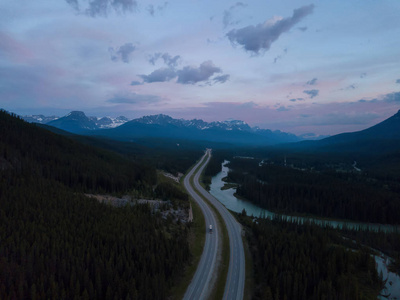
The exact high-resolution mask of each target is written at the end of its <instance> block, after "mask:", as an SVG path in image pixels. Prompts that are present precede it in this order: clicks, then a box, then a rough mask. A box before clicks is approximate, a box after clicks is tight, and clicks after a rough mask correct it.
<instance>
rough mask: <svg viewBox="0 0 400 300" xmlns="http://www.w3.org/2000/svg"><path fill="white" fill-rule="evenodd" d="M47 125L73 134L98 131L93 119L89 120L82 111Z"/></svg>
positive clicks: (73, 112)
mask: <svg viewBox="0 0 400 300" xmlns="http://www.w3.org/2000/svg"><path fill="white" fill-rule="evenodd" d="M47 125H50V126H53V127H57V128H59V129H62V130H66V131H69V132H72V133H81V132H83V131H86V130H95V129H98V127H97V125H96V122H95V121H94V120H93V118H88V117H87V116H86V115H85V113H83V112H81V111H72V112H70V113H69V114H68V115H66V116H65V117H61V118H58V119H56V120H53V121H50V122H48V123H47Z"/></svg>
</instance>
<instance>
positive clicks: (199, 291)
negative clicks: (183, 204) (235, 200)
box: [183, 153, 220, 300]
mask: <svg viewBox="0 0 400 300" xmlns="http://www.w3.org/2000/svg"><path fill="white" fill-rule="evenodd" d="M206 155H208V153H206V154H204V156H203V157H202V158H201V160H200V161H199V162H198V163H197V164H196V165H195V166H194V167H193V169H192V170H190V172H189V173H188V175H187V176H186V177H185V179H184V182H183V184H184V186H185V188H186V190H187V191H188V192H189V194H190V195H191V196H192V198H193V199H194V200H195V201H196V202H197V203H198V204H199V206H200V208H201V210H202V212H203V215H204V217H205V222H206V228H204V232H205V233H206V240H205V243H204V248H203V253H202V255H201V258H200V262H199V264H198V266H197V270H196V273H195V274H194V276H193V279H192V281H191V283H190V285H189V287H188V289H187V290H186V293H185V296H184V297H183V299H186V300H189V299H207V297H208V296H209V292H210V291H211V286H210V281H211V278H212V276H213V274H214V273H215V272H216V261H217V252H218V239H219V235H220V233H219V230H218V228H217V226H216V217H215V215H214V213H213V211H212V210H211V208H210V207H209V206H208V205H207V204H206V203H205V202H204V201H203V199H202V198H201V197H200V196H199V195H198V194H197V193H196V192H195V191H194V189H193V187H192V185H191V184H190V178H191V177H192V176H193V173H194V172H195V170H196V169H197V168H198V167H199V166H200V165H201V164H202V163H203V162H204V159H205V158H206ZM200 174H201V171H199V172H196V175H195V181H198V178H199V176H200ZM196 178H197V179H196ZM210 225H212V228H213V233H211V234H210V233H209V232H208V231H207V229H208V227H209V226H210Z"/></svg>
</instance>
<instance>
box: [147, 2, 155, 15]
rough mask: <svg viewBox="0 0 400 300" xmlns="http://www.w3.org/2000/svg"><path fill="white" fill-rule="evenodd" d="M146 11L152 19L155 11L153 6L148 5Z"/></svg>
mask: <svg viewBox="0 0 400 300" xmlns="http://www.w3.org/2000/svg"><path fill="white" fill-rule="evenodd" d="M147 11H148V12H149V14H150V15H152V16H153V17H154V12H155V9H154V5H153V4H150V5H149V6H147Z"/></svg>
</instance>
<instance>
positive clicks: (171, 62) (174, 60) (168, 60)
mask: <svg viewBox="0 0 400 300" xmlns="http://www.w3.org/2000/svg"><path fill="white" fill-rule="evenodd" d="M161 57H162V59H163V60H164V63H165V64H166V65H168V66H170V67H176V66H177V65H178V64H179V60H180V59H181V57H180V56H179V55H175V56H174V57H172V56H171V55H169V54H168V53H164V54H163V55H162V56H161Z"/></svg>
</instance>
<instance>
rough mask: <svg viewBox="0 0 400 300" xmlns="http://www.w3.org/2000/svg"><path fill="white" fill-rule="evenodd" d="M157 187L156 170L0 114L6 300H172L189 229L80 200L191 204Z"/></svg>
mask: <svg viewBox="0 0 400 300" xmlns="http://www.w3.org/2000/svg"><path fill="white" fill-rule="evenodd" d="M155 186H157V172H156V169H155V168H154V167H151V166H150V167H149V166H146V165H143V164H141V163H140V162H138V161H134V160H132V159H131V160H129V159H127V158H126V157H124V156H123V155H121V154H116V153H113V152H110V151H106V150H102V149H98V148H95V147H93V146H90V145H88V144H82V143H80V142H78V141H77V140H74V139H71V138H69V137H65V136H61V135H58V134H56V133H52V132H49V131H47V130H45V129H43V128H40V127H38V126H36V125H34V124H28V123H26V122H24V121H23V120H21V119H19V118H18V117H17V116H15V115H11V114H8V113H7V112H5V111H0V299H166V298H167V297H168V296H169V290H170V288H171V286H173V285H174V283H176V281H177V280H178V278H179V276H180V274H181V273H182V270H183V269H184V267H185V265H186V264H187V263H188V261H189V259H190V252H189V246H188V241H187V235H188V230H189V228H188V227H187V225H185V224H184V223H181V222H175V221H174V220H173V218H168V217H167V218H165V217H162V215H161V213H160V212H158V211H157V210H155V209H154V208H153V207H150V206H149V205H132V206H126V207H123V208H117V207H113V206H111V205H107V204H102V203H99V202H98V201H96V200H94V199H90V198H87V197H85V196H84V195H83V193H89V192H90V193H108V194H115V195H122V194H125V193H133V192H134V193H135V194H136V195H140V196H143V197H145V196H148V197H157V196H159V197H161V198H164V199H167V198H168V197H173V198H177V199H180V200H182V201H186V200H185V199H187V198H185V196H186V195H182V194H180V192H179V191H177V190H176V189H174V188H171V187H168V186H167V185H166V184H165V183H163V184H161V185H160V186H159V187H158V189H155V190H154V187H155Z"/></svg>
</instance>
